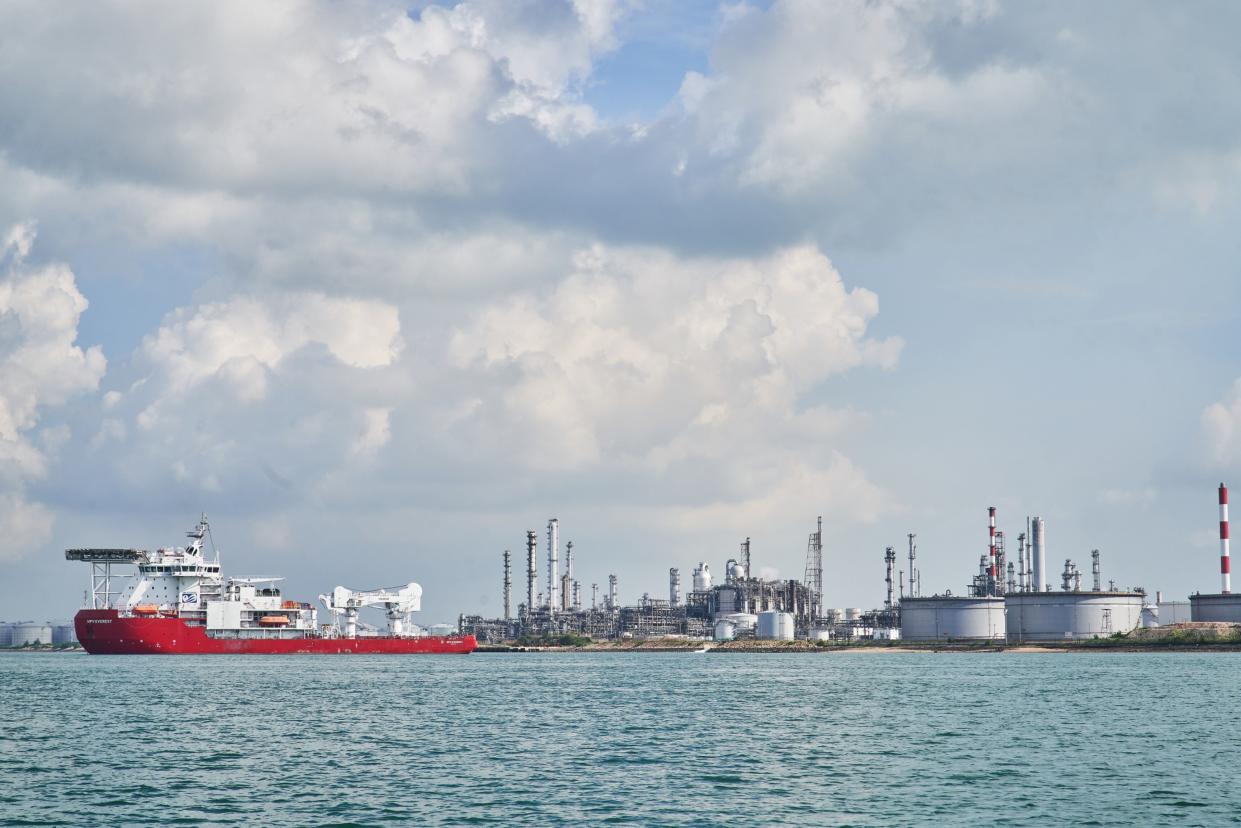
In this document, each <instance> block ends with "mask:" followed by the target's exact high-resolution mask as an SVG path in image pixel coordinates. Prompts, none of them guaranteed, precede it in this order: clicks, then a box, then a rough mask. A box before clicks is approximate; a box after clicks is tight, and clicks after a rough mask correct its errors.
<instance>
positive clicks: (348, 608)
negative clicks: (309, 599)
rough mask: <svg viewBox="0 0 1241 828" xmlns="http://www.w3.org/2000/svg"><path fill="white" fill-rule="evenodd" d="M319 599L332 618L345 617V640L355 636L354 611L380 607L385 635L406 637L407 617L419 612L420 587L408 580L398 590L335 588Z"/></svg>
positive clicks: (356, 619) (356, 632)
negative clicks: (385, 627)
mask: <svg viewBox="0 0 1241 828" xmlns="http://www.w3.org/2000/svg"><path fill="white" fill-rule="evenodd" d="M319 600H320V601H322V602H323V606H325V607H327V609H328V611H329V612H330V613H332V616H333V618H335V617H336V616H338V615H339V614H340V613H344V614H345V633H344V634H345V638H357V637H358V610H359V609H361V608H362V607H383V608H384V611H385V612H386V613H387V615H388V632H389V633H391V634H392V635H394V636H399V635H406V634H408V633H407V630H408V628H409V627H410V626H411V621H410V614H411V613H415V612H418V611H419V610H420V609H422V587H420V586H419V585H418V584H415V583H413V582H412V581H411V582H410V583H408V584H406V585H405V586H402V587H385V588H382V589H372V590H366V591H361V590H353V589H349V588H347V587H343V586H338V587H336V589H334V590H332V594H331V595H320V596H319Z"/></svg>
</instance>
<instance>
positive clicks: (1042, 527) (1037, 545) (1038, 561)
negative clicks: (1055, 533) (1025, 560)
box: [1030, 517, 1047, 592]
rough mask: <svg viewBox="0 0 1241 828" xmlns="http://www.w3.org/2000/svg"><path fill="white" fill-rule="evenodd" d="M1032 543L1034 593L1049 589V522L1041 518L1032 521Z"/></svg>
mask: <svg viewBox="0 0 1241 828" xmlns="http://www.w3.org/2000/svg"><path fill="white" fill-rule="evenodd" d="M1030 542H1031V544H1032V545H1033V546H1034V553H1033V558H1034V591H1035V592H1042V591H1043V590H1045V589H1046V588H1047V522H1046V521H1044V520H1043V519H1042V518H1041V517H1034V518H1032V519H1031V520H1030Z"/></svg>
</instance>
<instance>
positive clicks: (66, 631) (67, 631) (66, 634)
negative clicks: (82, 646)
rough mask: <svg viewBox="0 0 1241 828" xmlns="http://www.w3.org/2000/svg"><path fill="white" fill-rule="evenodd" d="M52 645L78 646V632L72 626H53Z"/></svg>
mask: <svg viewBox="0 0 1241 828" xmlns="http://www.w3.org/2000/svg"><path fill="white" fill-rule="evenodd" d="M52 643H53V644H76V643H78V634H77V631H76V630H75V629H74V628H73V625H72V624H53V625H52Z"/></svg>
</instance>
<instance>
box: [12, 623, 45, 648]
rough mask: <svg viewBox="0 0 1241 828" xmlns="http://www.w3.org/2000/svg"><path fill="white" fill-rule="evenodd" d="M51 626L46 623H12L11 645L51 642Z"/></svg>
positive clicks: (21, 645) (20, 645) (23, 645)
mask: <svg viewBox="0 0 1241 828" xmlns="http://www.w3.org/2000/svg"><path fill="white" fill-rule="evenodd" d="M51 643H52V628H51V626H49V625H47V624H31V623H26V624H14V625H13V646H14V647H25V646H27V645H30V644H51Z"/></svg>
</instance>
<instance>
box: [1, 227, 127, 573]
mask: <svg viewBox="0 0 1241 828" xmlns="http://www.w3.org/2000/svg"><path fill="white" fill-rule="evenodd" d="M0 239H3V246H2V247H0V267H3V272H2V274H0V468H2V469H3V470H2V471H0V525H3V526H4V527H5V531H4V533H3V534H4V538H3V540H0V559H4V558H14V557H17V556H19V555H21V554H22V553H24V552H25V551H28V550H29V549H30V548H31V547H33V546H37V545H38V544H39V543H41V542H43V541H45V540H46V539H47V537H48V536H49V534H50V532H51V527H52V515H51V512H50V511H49V510H48V509H47V508H46V507H44V506H43V505H41V504H38V503H33V502H30V501H28V500H27V499H26V496H25V487H26V484H27V483H29V482H30V481H31V480H35V479H39V478H42V477H44V476H45V475H46V474H47V472H48V456H47V454H46V451H47V450H49V449H52V450H54V449H55V448H57V447H58V446H59V445H61V444H63V442H64V441H65V439H67V434H66V432H65V428H64V427H63V426H62V427H58V428H55V429H53V430H48V431H45V432H44V433H42V434H40V433H38V432H37V431H36V429H37V427H38V424H39V420H40V416H41V414H42V413H43V412H44V411H45V410H46V409H48V408H50V407H54V406H59V405H63V404H64V403H65V402H67V401H68V400H69V399H70V398H72V397H74V396H76V395H79V394H82V393H85V392H88V391H93V390H94V389H95V388H96V387H98V385H99V381H100V379H101V378H102V377H103V374H104V371H105V369H106V365H107V363H106V360H105V359H104V357H103V353H102V351H101V350H100V349H99V348H98V347H93V348H89V349H87V350H83V349H82V348H80V347H79V346H78V345H77V344H76V340H77V328H78V320H79V319H80V318H81V315H82V312H83V311H85V310H86V299H85V297H83V296H82V294H81V293H80V292H79V291H78V289H77V284H76V282H75V280H74V277H73V273H72V271H70V270H69V268H68V267H67V266H65V265H63V264H55V263H53V264H47V265H42V266H37V265H32V264H29V263H28V262H27V261H26V259H27V257H28V256H29V254H30V252H31V249H32V247H33V245H34V241H35V227H34V225H33V224H32V223H25V224H20V225H17V226H14V227H12V228H9V229H8V230H7V231H6V232H5V233H4V234H3V235H0Z"/></svg>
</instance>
